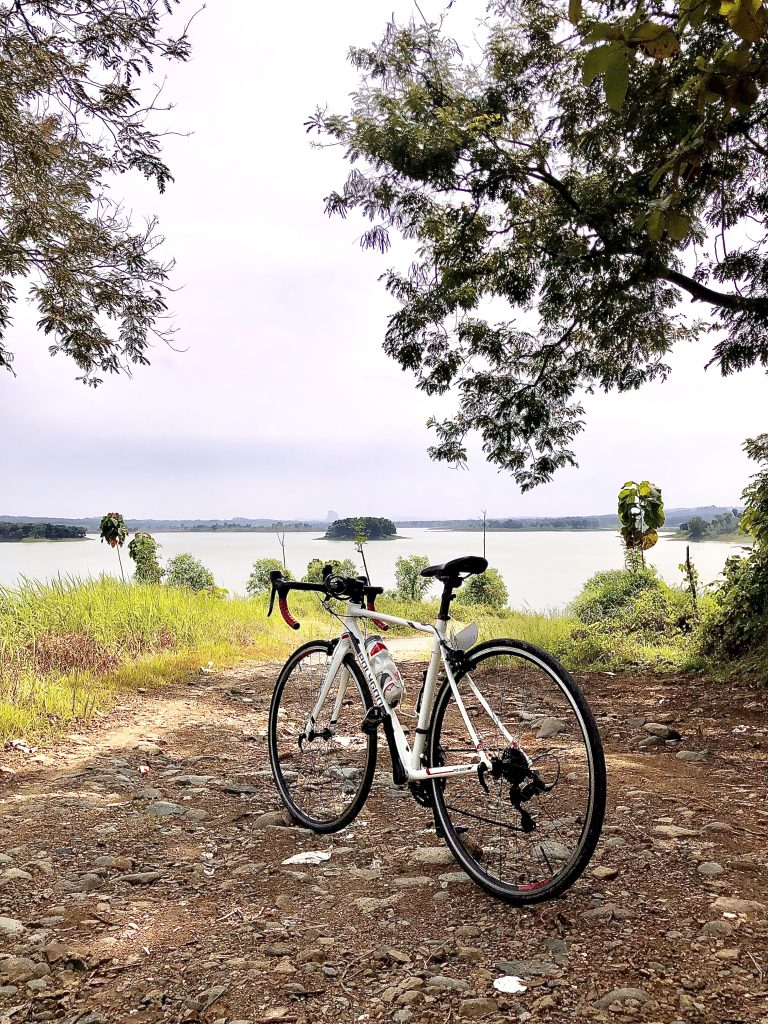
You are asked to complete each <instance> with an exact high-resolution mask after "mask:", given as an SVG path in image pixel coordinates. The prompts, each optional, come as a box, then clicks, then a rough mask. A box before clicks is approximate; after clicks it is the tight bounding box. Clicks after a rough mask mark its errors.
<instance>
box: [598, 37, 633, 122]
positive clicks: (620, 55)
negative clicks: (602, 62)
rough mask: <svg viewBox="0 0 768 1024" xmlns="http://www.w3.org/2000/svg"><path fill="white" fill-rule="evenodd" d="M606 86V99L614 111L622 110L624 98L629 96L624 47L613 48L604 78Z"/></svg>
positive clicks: (627, 70)
mask: <svg viewBox="0 0 768 1024" xmlns="http://www.w3.org/2000/svg"><path fill="white" fill-rule="evenodd" d="M603 85H604V86H605V98H606V100H607V101H608V106H609V107H610V108H611V109H612V110H621V108H622V106H623V104H624V97H625V96H626V95H627V86H628V85H629V68H628V66H627V51H626V50H625V49H624V47H621V48H619V47H616V48H613V47H612V48H611V52H610V54H609V62H608V67H607V68H606V70H605V75H604V76H603Z"/></svg>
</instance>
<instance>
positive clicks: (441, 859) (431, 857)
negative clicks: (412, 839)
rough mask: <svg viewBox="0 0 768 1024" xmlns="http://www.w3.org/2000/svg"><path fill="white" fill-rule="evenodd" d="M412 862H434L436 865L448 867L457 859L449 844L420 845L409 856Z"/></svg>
mask: <svg viewBox="0 0 768 1024" xmlns="http://www.w3.org/2000/svg"><path fill="white" fill-rule="evenodd" d="M409 860H410V862H411V864H432V865H434V866H435V867H441V868H442V867H448V866H450V865H451V864H455V863H456V860H455V858H454V856H453V854H452V853H451V851H450V850H449V849H448V847H447V846H420V847H419V848H418V849H416V850H414V851H413V853H412V854H411V856H410V858H409Z"/></svg>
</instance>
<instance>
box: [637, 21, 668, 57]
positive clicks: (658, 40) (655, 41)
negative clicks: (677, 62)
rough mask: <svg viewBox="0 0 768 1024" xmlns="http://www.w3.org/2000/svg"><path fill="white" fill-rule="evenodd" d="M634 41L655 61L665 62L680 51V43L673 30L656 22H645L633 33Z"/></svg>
mask: <svg viewBox="0 0 768 1024" xmlns="http://www.w3.org/2000/svg"><path fill="white" fill-rule="evenodd" d="M632 40H633V41H634V42H638V43H640V45H641V47H642V49H643V50H644V51H645V53H647V54H648V56H649V57H653V58H654V59H655V60H665V59H666V58H668V57H672V56H673V55H674V54H676V53H678V52H679V50H680V43H679V42H678V40H677V36H676V35H675V33H674V32H673V31H672V29H671V28H668V27H667V26H666V25H660V24H659V23H658V22H656V21H644V22H643V24H642V25H638V26H637V28H636V29H635V31H634V32H633V33H632Z"/></svg>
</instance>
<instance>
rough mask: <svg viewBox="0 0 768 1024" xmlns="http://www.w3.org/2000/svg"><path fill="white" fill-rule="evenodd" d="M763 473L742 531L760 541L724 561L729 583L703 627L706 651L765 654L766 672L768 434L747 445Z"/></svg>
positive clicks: (751, 489) (751, 490) (747, 492)
mask: <svg viewBox="0 0 768 1024" xmlns="http://www.w3.org/2000/svg"><path fill="white" fill-rule="evenodd" d="M744 450H745V451H746V453H747V455H748V456H749V457H750V459H752V460H753V461H754V462H756V463H757V465H758V469H757V472H755V473H754V474H753V475H752V477H751V479H750V482H749V484H748V485H747V486H746V488H745V489H744V491H743V492H742V497H743V499H744V512H743V514H742V516H741V523H740V529H741V530H742V531H743V532H745V533H748V534H749V535H750V536H751V537H753V538H754V540H755V545H754V548H753V549H752V551H750V552H749V554H747V555H745V556H739V555H733V556H732V557H731V558H729V559H728V560H727V562H726V563H725V569H724V571H723V575H724V580H723V583H722V585H721V586H720V587H718V588H717V589H716V590H715V592H714V594H713V601H714V608H713V609H712V610H711V611H710V613H709V615H708V616H707V617H706V618H705V620H704V622H703V624H702V631H701V640H702V648H703V650H704V653H706V654H711V655H714V656H715V657H717V658H719V659H721V660H729V659H732V658H740V657H742V656H744V655H747V654H750V653H751V652H753V651H758V652H759V653H760V652H762V653H761V658H760V660H761V666H760V667H761V670H762V665H763V664H764V661H765V650H766V648H768V434H759V435H758V436H757V437H754V438H749V439H748V440H747V441H745V442H744Z"/></svg>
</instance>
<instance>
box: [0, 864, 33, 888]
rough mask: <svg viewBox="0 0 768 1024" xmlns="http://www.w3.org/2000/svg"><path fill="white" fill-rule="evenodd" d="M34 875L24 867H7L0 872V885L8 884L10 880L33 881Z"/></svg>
mask: <svg viewBox="0 0 768 1024" xmlns="http://www.w3.org/2000/svg"><path fill="white" fill-rule="evenodd" d="M31 881H32V875H31V874H30V873H29V872H28V871H24V869H23V868H6V869H5V871H3V873H2V874H0V886H2V885H8V884H9V882H31Z"/></svg>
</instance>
